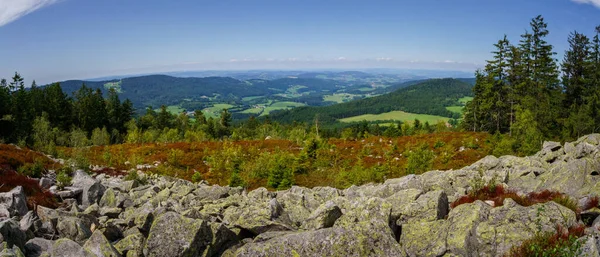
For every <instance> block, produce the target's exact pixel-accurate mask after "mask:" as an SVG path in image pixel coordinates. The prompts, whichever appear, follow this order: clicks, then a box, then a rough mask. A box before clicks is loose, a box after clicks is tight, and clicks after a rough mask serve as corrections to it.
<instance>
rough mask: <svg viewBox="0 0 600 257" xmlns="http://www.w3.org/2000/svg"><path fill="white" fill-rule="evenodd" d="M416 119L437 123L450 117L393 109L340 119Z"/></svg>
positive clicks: (354, 120)
mask: <svg viewBox="0 0 600 257" xmlns="http://www.w3.org/2000/svg"><path fill="white" fill-rule="evenodd" d="M415 119H419V120H420V121H421V122H423V123H424V122H429V124H432V125H433V124H435V123H437V122H438V121H440V120H441V121H448V120H449V118H447V117H442V116H436V115H428V114H416V113H408V112H403V111H392V112H386V113H381V114H364V115H359V116H354V117H349V118H344V119H340V120H339V121H341V122H361V121H363V120H366V121H383V120H400V121H414V120H415Z"/></svg>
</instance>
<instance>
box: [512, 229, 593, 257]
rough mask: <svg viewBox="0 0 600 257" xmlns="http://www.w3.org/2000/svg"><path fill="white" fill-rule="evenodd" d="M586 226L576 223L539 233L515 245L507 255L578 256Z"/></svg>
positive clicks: (538, 256)
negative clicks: (566, 227) (553, 230)
mask: <svg viewBox="0 0 600 257" xmlns="http://www.w3.org/2000/svg"><path fill="white" fill-rule="evenodd" d="M584 231H585V226H583V225H575V226H573V227H570V228H568V229H565V228H563V227H560V226H559V227H557V228H556V232H554V233H537V234H536V235H535V236H534V237H533V238H531V239H528V240H526V241H525V242H523V243H522V244H521V245H520V246H518V247H513V248H512V249H511V250H510V252H509V253H508V254H507V255H506V256H507V257H532V256H533V257H546V256H548V257H554V256H556V257H576V256H580V255H581V251H582V243H581V242H580V241H577V239H578V238H580V237H582V236H583V235H584Z"/></svg>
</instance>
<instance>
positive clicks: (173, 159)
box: [167, 149, 185, 166]
mask: <svg viewBox="0 0 600 257" xmlns="http://www.w3.org/2000/svg"><path fill="white" fill-rule="evenodd" d="M184 155H185V152H184V151H182V150H180V149H171V151H170V152H169V155H168V156H167V162H168V163H169V164H171V165H173V166H180V165H181V160H182V159H183V157H184Z"/></svg>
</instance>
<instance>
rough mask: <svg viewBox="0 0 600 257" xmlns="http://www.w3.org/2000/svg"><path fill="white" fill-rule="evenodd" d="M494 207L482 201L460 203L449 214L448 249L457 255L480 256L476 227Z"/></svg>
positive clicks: (486, 217)
mask: <svg viewBox="0 0 600 257" xmlns="http://www.w3.org/2000/svg"><path fill="white" fill-rule="evenodd" d="M491 209H492V207H490V206H489V205H488V204H485V203H483V202H481V201H475V202H474V203H472V204H463V205H459V206H457V207H456V208H454V209H452V210H451V211H450V213H449V214H448V236H447V241H446V246H447V250H448V251H449V252H450V253H452V254H455V255H457V256H473V257H475V256H480V254H479V253H478V245H477V237H476V236H475V229H476V228H477V226H478V225H479V223H480V222H482V221H484V220H487V219H488V215H489V212H490V210H491Z"/></svg>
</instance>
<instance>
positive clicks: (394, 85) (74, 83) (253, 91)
mask: <svg viewBox="0 0 600 257" xmlns="http://www.w3.org/2000/svg"><path fill="white" fill-rule="evenodd" d="M178 75H180V76H182V77H175V76H169V75H144V76H137V77H125V78H117V79H108V80H100V81H96V80H88V81H84V80H68V81H63V82H60V84H61V86H62V88H63V90H64V91H65V92H67V93H68V94H72V93H74V92H75V91H77V90H78V89H79V88H81V86H82V85H83V84H85V85H86V86H87V87H90V88H93V89H99V90H101V91H102V92H103V93H105V94H106V93H107V92H108V91H109V90H110V89H114V90H116V91H117V92H118V93H119V96H120V98H121V99H130V100H131V101H132V102H133V105H134V107H135V108H136V109H137V112H138V113H143V111H144V109H145V108H146V107H152V108H155V109H156V108H158V107H160V106H161V105H166V106H172V108H170V110H173V111H174V112H175V111H177V112H180V111H185V110H187V111H193V110H197V109H199V110H203V109H209V108H213V107H216V106H228V107H227V108H230V109H231V111H232V112H233V114H234V118H240V119H244V118H247V117H249V116H251V115H255V116H264V115H267V114H269V113H270V112H272V111H278V110H285V109H289V108H292V107H296V106H303V105H304V106H326V105H332V104H335V103H342V102H349V101H352V100H358V99H363V98H370V97H374V96H378V95H384V94H388V93H390V92H394V91H396V90H399V89H402V88H406V87H410V86H412V85H415V84H419V83H423V82H426V81H427V79H428V78H426V77H423V76H420V75H413V74H409V73H402V72H397V73H396V74H383V73H369V72H364V71H319V72H316V71H314V72H305V71H247V72H240V71H238V72H237V73H234V72H224V71H203V72H187V73H179V74H178ZM185 75H190V76H191V75H198V76H202V75H230V76H204V77H185ZM460 80H462V81H464V82H466V83H473V82H474V79H472V78H465V79H460ZM376 99H379V98H376ZM365 101H367V100H365ZM386 104H387V103H386ZM218 108H221V107H218ZM385 109H390V108H389V107H386V108H385ZM392 109H393V108H392ZM212 112H215V113H217V112H216V111H215V110H214V108H213V109H212Z"/></svg>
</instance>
